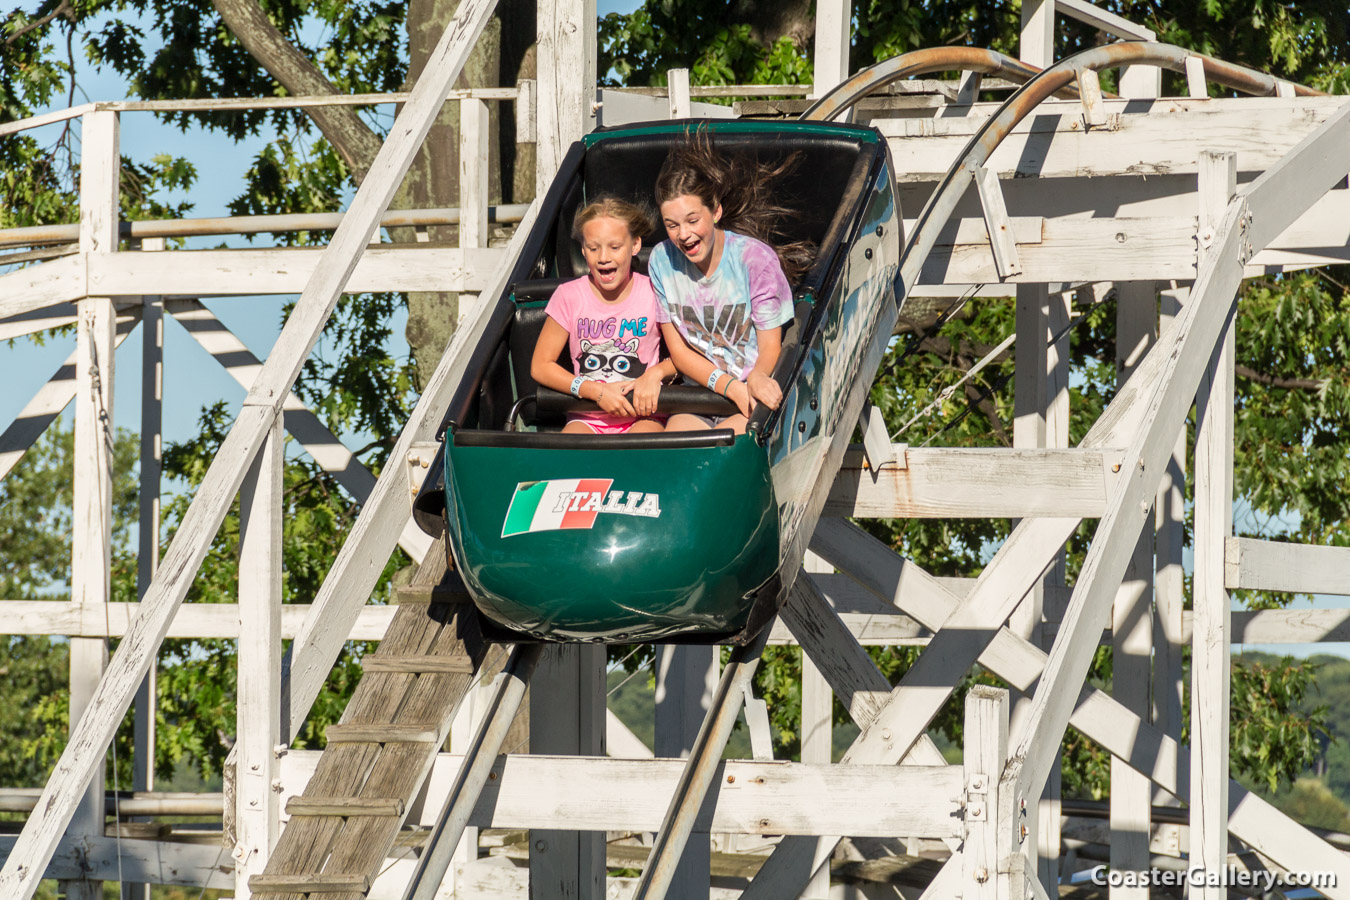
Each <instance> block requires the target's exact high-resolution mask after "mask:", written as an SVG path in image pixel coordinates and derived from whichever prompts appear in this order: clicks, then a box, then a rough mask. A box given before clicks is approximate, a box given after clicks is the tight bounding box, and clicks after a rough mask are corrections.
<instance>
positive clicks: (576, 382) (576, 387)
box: [572, 375, 586, 397]
mask: <svg viewBox="0 0 1350 900" xmlns="http://www.w3.org/2000/svg"><path fill="white" fill-rule="evenodd" d="M585 380H586V376H585V375H578V376H577V377H576V378H573V379H572V396H573V397H580V396H581V383H582V382H583V381H585Z"/></svg>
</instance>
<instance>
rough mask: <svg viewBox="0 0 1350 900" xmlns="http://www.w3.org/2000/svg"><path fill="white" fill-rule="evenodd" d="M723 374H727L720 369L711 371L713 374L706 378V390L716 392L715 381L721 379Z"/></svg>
mask: <svg viewBox="0 0 1350 900" xmlns="http://www.w3.org/2000/svg"><path fill="white" fill-rule="evenodd" d="M725 374H727V373H726V372H725V371H724V370H722V369H713V373H712V374H711V375H709V376H708V390H710V391H716V390H717V379H719V378H721V377H722V376H723V375H725Z"/></svg>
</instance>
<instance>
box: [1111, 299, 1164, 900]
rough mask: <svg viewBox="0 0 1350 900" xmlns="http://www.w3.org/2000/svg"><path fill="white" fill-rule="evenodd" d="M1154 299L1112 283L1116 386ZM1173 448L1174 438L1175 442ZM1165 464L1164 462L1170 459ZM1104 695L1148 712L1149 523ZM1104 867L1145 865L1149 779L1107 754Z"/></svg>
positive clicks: (1146, 336) (1145, 343)
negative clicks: (1108, 688)
mask: <svg viewBox="0 0 1350 900" xmlns="http://www.w3.org/2000/svg"><path fill="white" fill-rule="evenodd" d="M1157 310H1158V299H1157V291H1156V288H1155V286H1154V283H1153V282H1151V281H1143V282H1124V283H1121V284H1117V285H1116V378H1117V381H1118V383H1123V382H1124V381H1125V380H1127V379H1128V378H1130V377H1131V374H1132V373H1133V372H1134V371H1135V370H1136V369H1137V368H1138V366H1139V363H1140V361H1141V360H1142V359H1143V358H1144V356H1145V355H1146V354H1147V353H1148V351H1149V349H1150V348H1151V347H1152V346H1153V344H1154V343H1155V342H1156V341H1157ZM1174 446H1175V442H1174ZM1169 461H1170V460H1169ZM1110 624H1111V660H1112V662H1111V672H1112V678H1111V695H1112V696H1113V697H1115V698H1116V699H1117V700H1119V701H1120V703H1121V704H1122V705H1123V706H1125V707H1127V708H1128V709H1130V710H1133V711H1134V712H1135V713H1137V714H1138V715H1140V716H1141V717H1145V718H1146V717H1148V716H1149V715H1150V698H1149V682H1150V675H1151V670H1152V656H1153V521H1152V519H1150V520H1149V521H1148V522H1147V523H1146V524H1145V525H1144V527H1143V529H1142V530H1141V531H1140V533H1139V535H1138V536H1137V540H1136V542H1135V547H1134V552H1133V554H1132V555H1131V556H1130V559H1129V563H1128V565H1127V566H1126V569H1125V574H1124V576H1123V577H1122V579H1121V583H1120V586H1119V588H1118V589H1117V590H1116V596H1115V599H1114V600H1113V602H1112V604H1111V623H1110ZM1111 787H1112V790H1111V799H1110V814H1109V822H1110V830H1111V840H1110V842H1109V844H1110V847H1111V851H1110V852H1111V867H1112V868H1113V869H1118V870H1120V871H1129V872H1138V871H1142V870H1144V869H1147V868H1148V863H1149V846H1148V844H1149V834H1150V830H1151V829H1150V821H1149V816H1150V811H1151V809H1152V803H1153V797H1152V791H1151V789H1150V787H1149V783H1148V778H1147V777H1146V776H1144V775H1142V774H1140V773H1138V772H1136V771H1135V770H1134V769H1132V768H1131V767H1130V766H1129V764H1128V763H1126V762H1125V761H1124V760H1121V759H1118V758H1116V757H1112V759H1111ZM1148 893H1149V891H1148V886H1147V885H1134V884H1128V885H1127V884H1121V885H1113V886H1111V888H1110V896H1111V900H1148Z"/></svg>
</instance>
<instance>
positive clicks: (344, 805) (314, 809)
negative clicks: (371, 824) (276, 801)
mask: <svg viewBox="0 0 1350 900" xmlns="http://www.w3.org/2000/svg"><path fill="white" fill-rule="evenodd" d="M405 809H406V806H405V804H404V801H403V799H402V798H399V797H387V798H379V797H311V796H308V795H306V796H304V797H292V798H291V799H289V800H287V801H286V814H287V815H290V816H343V817H348V816H402V815H403V813H404V810H405Z"/></svg>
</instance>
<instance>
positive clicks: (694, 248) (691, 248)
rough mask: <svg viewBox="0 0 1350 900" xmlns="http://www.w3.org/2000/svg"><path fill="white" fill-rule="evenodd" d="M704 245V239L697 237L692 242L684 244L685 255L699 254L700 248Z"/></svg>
mask: <svg viewBox="0 0 1350 900" xmlns="http://www.w3.org/2000/svg"><path fill="white" fill-rule="evenodd" d="M702 247H703V241H701V240H698V239H697V238H695V239H694V240H693V241H692V242H690V243H687V244H685V245H683V247H682V249H683V250H684V254H685V256H698V252H699V250H701V249H702Z"/></svg>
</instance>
